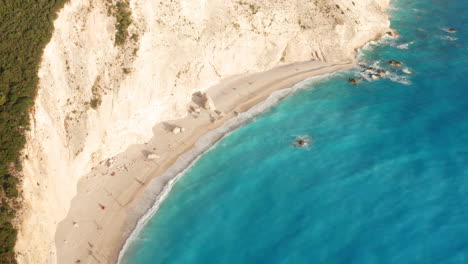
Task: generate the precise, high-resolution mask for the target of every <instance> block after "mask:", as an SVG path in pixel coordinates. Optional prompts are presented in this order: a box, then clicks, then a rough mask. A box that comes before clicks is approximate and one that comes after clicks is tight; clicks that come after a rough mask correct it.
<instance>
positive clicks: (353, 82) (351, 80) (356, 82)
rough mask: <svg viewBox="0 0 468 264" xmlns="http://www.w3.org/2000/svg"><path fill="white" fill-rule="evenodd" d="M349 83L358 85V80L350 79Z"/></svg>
mask: <svg viewBox="0 0 468 264" xmlns="http://www.w3.org/2000/svg"><path fill="white" fill-rule="evenodd" d="M348 82H349V83H350V84H354V85H356V84H358V81H357V80H356V79H354V78H348Z"/></svg>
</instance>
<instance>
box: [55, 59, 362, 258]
mask: <svg viewBox="0 0 468 264" xmlns="http://www.w3.org/2000/svg"><path fill="white" fill-rule="evenodd" d="M354 65H355V64H354V63H353V62H346V63H326V62H317V61H308V62H300V63H294V64H290V65H285V66H280V67H276V68H274V69H272V70H269V71H266V72H262V73H255V74H246V75H242V76H236V77H232V78H229V79H226V80H224V81H222V82H221V83H220V84H218V85H216V86H214V87H211V88H209V89H208V90H207V93H208V94H209V95H210V97H211V98H212V99H213V101H214V104H215V106H216V109H217V110H218V111H219V112H221V113H222V114H219V112H215V111H209V110H205V109H203V108H201V112H200V113H199V114H188V115H187V116H186V117H185V118H182V119H178V120H173V121H167V122H163V123H161V124H157V125H156V126H155V127H154V128H153V133H154V136H153V138H152V139H151V140H150V141H149V142H147V143H145V144H141V145H134V146H131V147H129V148H128V149H127V150H126V151H125V152H124V153H121V154H119V155H117V156H115V157H114V158H112V159H109V160H106V161H103V162H101V163H100V165H99V166H97V167H95V168H93V169H92V171H91V172H90V173H89V174H87V175H84V176H83V177H82V178H81V179H80V181H79V183H78V187H77V195H76V196H75V197H74V198H73V200H72V203H71V207H70V210H69V212H68V214H67V216H66V218H65V219H64V220H63V221H61V222H60V223H59V225H58V228H57V232H56V234H55V243H56V248H57V259H58V261H57V263H61V264H62V263H64V264H68V263H70V264H72V263H75V261H76V260H77V259H79V260H81V262H80V263H116V262H117V260H118V256H119V252H120V250H121V248H122V247H123V245H124V243H125V241H126V240H127V238H128V237H129V235H130V234H131V232H132V230H133V229H134V228H135V226H136V224H137V222H138V220H139V219H140V218H141V217H142V216H143V215H144V214H145V212H146V211H147V210H148V209H150V208H151V207H152V205H153V203H154V201H155V200H156V198H157V194H158V193H160V192H161V190H162V189H163V187H164V186H165V185H166V184H167V183H168V182H169V181H170V180H171V179H173V178H174V177H175V176H176V175H177V174H179V173H180V172H181V171H182V170H183V168H173V167H172V168H171V166H173V165H174V164H175V162H176V161H177V159H178V157H179V156H181V155H182V154H184V153H186V152H187V151H189V150H191V149H192V148H193V147H194V146H195V144H196V143H197V141H198V140H199V139H200V138H201V137H202V136H203V135H205V134H206V133H208V132H209V131H212V130H214V129H216V128H218V127H220V126H221V125H223V124H224V123H225V122H226V121H228V120H230V119H232V118H233V117H236V116H237V115H238V114H239V113H242V112H245V111H247V110H249V109H250V108H251V107H253V106H254V105H256V104H258V103H260V102H262V101H263V100H265V99H266V98H268V96H269V95H270V94H271V93H272V92H274V91H277V90H280V89H284V88H289V87H292V86H293V85H294V84H296V83H298V82H300V81H302V80H304V79H307V78H309V77H312V76H318V75H323V74H327V73H331V72H335V71H339V70H343V69H347V68H350V67H353V66H354ZM192 105H193V106H195V105H196V104H195V103H192ZM189 107H190V106H188V107H187V109H189ZM175 126H178V127H183V128H184V132H182V133H173V132H172V129H173V128H174V127H175ZM215 140H219V138H217V139H215ZM151 154H154V155H153V156H150V157H151V158H148V156H149V155H151ZM192 161H193V159H192V160H188V161H186V164H190V163H191V162H192ZM165 172H166V173H165ZM153 179H154V181H152V180H153ZM150 182H151V184H150ZM148 185H151V189H152V190H151V192H150V194H151V195H144V193H145V189H147V187H148Z"/></svg>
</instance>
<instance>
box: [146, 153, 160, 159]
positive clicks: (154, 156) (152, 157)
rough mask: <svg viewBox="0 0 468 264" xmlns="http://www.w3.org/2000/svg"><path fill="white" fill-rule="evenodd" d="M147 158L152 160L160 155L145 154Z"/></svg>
mask: <svg viewBox="0 0 468 264" xmlns="http://www.w3.org/2000/svg"><path fill="white" fill-rule="evenodd" d="M146 158H147V159H150V160H154V159H159V158H160V156H159V155H156V154H154V153H151V154H149V155H148V156H146Z"/></svg>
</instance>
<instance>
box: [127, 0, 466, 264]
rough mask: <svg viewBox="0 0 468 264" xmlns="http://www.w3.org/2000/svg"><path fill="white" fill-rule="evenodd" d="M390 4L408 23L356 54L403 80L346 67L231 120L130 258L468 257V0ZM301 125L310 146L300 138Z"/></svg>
mask: <svg viewBox="0 0 468 264" xmlns="http://www.w3.org/2000/svg"><path fill="white" fill-rule="evenodd" d="M392 5H393V7H394V8H393V10H391V11H390V14H391V17H392V27H393V28H395V29H397V30H398V31H399V33H400V34H401V36H400V37H399V38H398V39H394V40H389V39H387V40H384V41H383V43H381V44H379V45H371V46H370V47H368V48H367V49H365V50H364V51H363V52H362V53H363V55H362V57H361V59H362V60H363V62H365V63H366V64H368V65H371V64H373V65H377V63H378V62H380V65H381V67H383V68H385V69H388V70H389V71H391V72H392V75H391V76H392V79H393V80H394V81H392V80H389V79H385V80H379V81H372V82H362V83H360V84H359V85H357V86H354V85H350V84H348V83H347V82H346V80H347V78H348V77H349V76H352V75H357V74H358V72H359V69H355V70H352V71H350V72H346V73H340V74H337V75H335V76H334V77H332V78H330V79H328V80H326V81H321V82H319V83H317V84H314V85H312V86H313V87H314V89H309V90H302V91H300V92H297V93H296V94H295V95H293V96H291V97H289V98H287V99H285V100H284V101H283V102H282V103H280V104H279V105H278V106H276V107H274V108H273V109H271V110H270V111H268V112H266V113H265V114H263V115H262V116H260V117H258V118H257V119H256V120H255V121H253V122H252V123H250V124H248V125H246V126H244V127H241V128H240V129H238V130H236V131H235V132H233V133H232V134H231V135H229V136H228V137H226V138H225V139H223V140H222V141H221V142H220V143H219V144H217V145H216V147H214V148H213V149H212V150H211V151H210V152H208V153H207V154H206V155H204V156H203V157H202V158H201V159H200V160H199V161H198V162H197V163H196V164H195V165H194V166H193V167H192V168H191V169H190V170H189V171H188V172H187V173H186V175H185V176H184V177H183V178H182V179H181V180H179V181H178V182H177V183H176V184H175V186H174V188H173V190H172V192H171V194H170V195H169V197H168V198H167V199H166V200H165V201H164V202H163V203H162V205H161V208H160V210H159V211H158V213H157V214H156V215H155V216H154V217H153V218H152V219H151V220H150V221H149V222H148V224H147V226H146V227H145V228H144V229H143V231H142V232H141V233H140V234H139V235H138V237H137V239H136V240H135V242H134V243H133V244H132V245H131V246H130V248H129V249H128V250H127V252H126V254H125V256H124V259H123V261H122V262H123V263H125V264H127V263H136V264H153V263H169V264H172V263H177V264H179V263H184V264H185V263H195V264H198V263H200V264H209V263H216V264H221V263H236V264H237V263H284V264H286V263H287V264H301V263H468V27H467V20H468V6H467V5H468V3H466V1H465V0H444V1H442V0H440V1H436V0H397V1H394V2H393V4H392ZM448 27H454V28H457V29H459V31H458V32H457V33H455V34H449V33H446V32H445V31H443V28H448ZM445 36H451V37H454V38H457V39H456V40H454V41H449V40H447V39H445V38H444V37H445ZM402 44H408V45H407V46H408V48H407V49H405V46H404V45H403V46H401V45H402ZM389 59H395V60H399V61H402V62H404V66H403V67H391V66H389V65H388V64H387V61H388V60H389ZM404 68H408V69H409V70H411V71H412V72H414V74H406V73H404V72H403V71H402V69H404ZM403 77H405V78H407V79H408V81H409V83H406V84H405V83H404V81H402V78H403ZM398 81H399V82H398ZM312 86H311V87H312ZM296 135H309V136H310V137H311V138H313V144H312V145H311V147H310V149H308V150H306V149H298V148H294V147H293V146H291V140H293V139H294V137H295V136H296Z"/></svg>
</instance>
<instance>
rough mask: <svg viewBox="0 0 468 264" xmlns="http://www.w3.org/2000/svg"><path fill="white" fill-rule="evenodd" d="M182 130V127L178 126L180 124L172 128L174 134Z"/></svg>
mask: <svg viewBox="0 0 468 264" xmlns="http://www.w3.org/2000/svg"><path fill="white" fill-rule="evenodd" d="M180 132H182V129H181V128H180V127H178V126H176V127H174V128H173V129H172V133H174V134H179V133H180Z"/></svg>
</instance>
